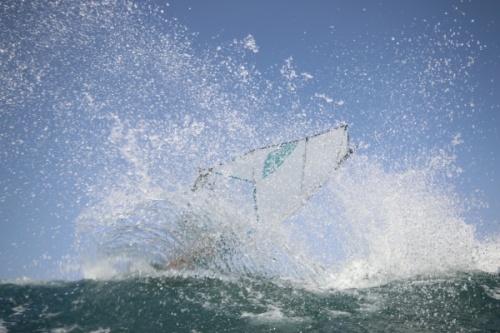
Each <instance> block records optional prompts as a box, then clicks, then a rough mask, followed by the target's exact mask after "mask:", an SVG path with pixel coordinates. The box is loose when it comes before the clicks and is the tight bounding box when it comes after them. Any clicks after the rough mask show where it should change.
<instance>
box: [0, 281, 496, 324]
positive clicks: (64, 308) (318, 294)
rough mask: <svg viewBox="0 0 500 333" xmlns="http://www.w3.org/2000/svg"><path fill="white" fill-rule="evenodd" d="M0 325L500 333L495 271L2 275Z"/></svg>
mask: <svg viewBox="0 0 500 333" xmlns="http://www.w3.org/2000/svg"><path fill="white" fill-rule="evenodd" d="M0 323H1V324H0V332H498V331H500V277H499V276H498V275H493V274H484V273H472V272H471V273H461V274H455V275H451V276H441V277H418V278H413V279H410V280H400V281H395V282H392V283H388V284H385V285H380V286H376V287H371V288H352V289H345V290H335V289H323V290H322V289H308V288H304V287H302V286H300V285H296V284H293V283H290V282H283V281H279V280H275V281H271V280H264V279H251V278H244V279H225V280H222V279H216V278H195V277H180V276H178V277H172V276H170V277H167V276H165V277H135V278H124V279H121V280H108V281H92V280H82V281H75V282H57V281H50V282H19V281H18V282H9V281H3V282H2V284H1V285H0Z"/></svg>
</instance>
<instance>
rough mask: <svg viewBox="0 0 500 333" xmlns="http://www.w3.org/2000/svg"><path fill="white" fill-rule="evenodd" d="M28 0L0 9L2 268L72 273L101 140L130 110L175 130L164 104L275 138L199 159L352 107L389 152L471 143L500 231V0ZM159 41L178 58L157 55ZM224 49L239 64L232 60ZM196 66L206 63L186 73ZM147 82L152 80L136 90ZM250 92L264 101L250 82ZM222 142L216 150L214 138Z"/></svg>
mask: <svg viewBox="0 0 500 333" xmlns="http://www.w3.org/2000/svg"><path fill="white" fill-rule="evenodd" d="M16 3H17V1H7V2H6V4H5V5H4V4H2V7H1V8H0V67H1V68H0V76H1V77H2V78H1V79H0V156H1V164H0V188H2V194H1V195H0V279H1V278H18V277H23V276H27V277H31V278H58V277H63V276H64V274H63V273H61V272H60V271H59V270H58V267H59V266H64V265H66V264H65V263H66V262H67V260H66V259H67V258H68V256H69V257H71V256H74V252H73V250H72V246H73V245H74V243H75V236H74V235H75V228H76V222H75V221H76V219H77V217H78V216H80V214H81V213H82V212H83V210H84V209H85V208H86V205H87V204H88V203H89V202H90V201H91V197H92V191H93V192H96V191H99V190H101V189H102V188H105V187H106V182H105V180H103V179H100V177H101V178H102V176H100V175H101V174H102V170H106V165H107V164H108V163H109V161H110V160H111V159H112V157H113V156H112V155H113V154H112V152H115V151H114V150H106V149H107V148H109V146H106V145H103V144H102V143H103V142H108V141H109V140H111V141H113V139H116V141H119V140H121V139H123V138H121V137H120V135H119V134H116V135H115V136H113V133H114V132H113V128H115V129H116V128H117V127H119V126H118V125H112V124H114V121H115V120H114V119H115V118H116V119H118V118H119V119H121V121H122V124H125V125H126V121H125V120H124V119H126V118H127V116H130V118H134V119H136V120H138V122H139V123H140V122H141V121H142V122H145V123H147V124H148V125H144V126H142V127H141V126H138V127H137V128H135V130H136V131H138V132H140V131H145V129H153V130H152V131H150V132H146V133H145V134H144V135H153V134H155V135H157V134H158V133H153V132H154V129H158V131H161V130H162V129H163V130H165V128H163V127H161V126H160V125H158V127H153V125H151V124H152V123H155V122H156V121H159V120H161V119H162V118H161V117H160V116H158V113H155V112H154V111H151V110H153V109H154V110H156V108H162V109H167V110H170V111H169V112H171V113H173V112H174V111H176V112H177V111H178V114H182V117H180V116H172V115H166V116H165V117H166V119H167V118H168V120H169V121H171V122H172V123H175V124H181V123H182V122H183V121H184V122H190V123H191V124H192V125H193V124H196V122H197V121H198V122H199V123H202V122H203V121H205V123H206V124H212V125H211V126H212V127H210V128H211V130H212V131H213V135H212V138H211V139H209V138H208V139H207V140H211V141H213V142H216V141H217V140H218V137H219V136H220V135H226V134H227V133H230V134H227V136H225V137H224V138H225V139H224V140H222V142H225V143H228V142H229V143H233V142H236V141H238V140H241V141H246V140H245V135H244V134H243V133H241V132H239V133H238V131H241V130H242V129H241V128H238V127H237V126H236V125H234V124H235V123H237V122H238V121H241V119H245V121H247V123H250V124H253V126H254V127H255V128H256V129H254V130H253V131H255V133H260V134H262V135H263V137H264V136H266V135H267V136H268V137H267V138H265V139H262V140H260V139H255V142H252V143H249V144H235V145H234V146H235V148H234V149H232V148H231V147H230V148H228V149H227V150H226V151H224V152H222V153H220V154H219V155H217V153H215V155H214V156H215V157H214V156H209V154H206V153H205V155H204V157H201V158H199V157H185V156H184V157H182V158H180V159H181V160H182V161H183V162H182V163H184V162H186V161H187V162H194V161H196V162H199V161H201V162H202V163H205V164H206V163H208V161H211V162H213V160H216V159H217V157H220V156H228V155H229V156H231V155H232V154H233V156H234V153H235V152H238V151H239V152H243V151H244V150H245V149H242V147H245V148H252V147H253V144H269V143H276V140H277V139H280V138H283V139H290V138H297V136H299V135H304V134H309V132H314V131H318V130H324V129H325V128H326V127H329V126H333V125H335V122H337V121H344V122H347V123H349V124H350V125H351V126H352V127H351V128H352V129H351V138H352V140H353V142H355V143H357V144H360V147H362V148H363V147H364V148H363V149H364V150H362V151H363V153H366V154H381V152H382V151H385V152H386V156H384V158H385V161H386V163H387V165H388V167H393V168H397V167H398V166H402V165H403V164H404V163H405V161H406V160H407V157H408V158H410V157H414V156H417V155H419V154H426V153H427V152H429V151H432V150H433V149H434V150H439V147H445V148H444V150H445V151H447V152H451V153H450V154H456V160H455V161H454V162H453V165H454V166H456V168H455V169H454V170H458V169H460V170H461V172H458V173H459V175H457V176H454V177H453V179H452V180H451V183H452V184H453V185H454V186H456V190H457V192H458V194H459V196H460V197H461V198H462V200H464V201H467V202H468V203H470V205H471V206H473V207H474V209H471V210H470V211H469V212H466V213H465V214H469V216H468V219H469V220H468V221H470V223H474V224H477V225H478V233H479V236H480V237H487V236H488V235H491V234H493V233H495V232H499V231H500V174H499V170H500V158H499V157H500V145H499V143H500V134H499V127H500V97H499V96H498V91H500V39H499V38H498V36H500V4H499V3H498V1H496V0H471V1H465V0H464V1H445V0H443V1H435V0H421V1H416V0H415V1H400V0H380V1H373V0H364V1H363V0H360V1H348V0H345V1H344V0H342V1H320V0H315V1H305V0H304V1H286V2H285V1H264V0H258V1H231V0H213V1H191V0H187V1H175V0H174V1H168V2H166V1H158V0H157V1H154V2H151V6H150V7H149V8H148V5H144V4H143V1H136V3H137V4H138V6H137V7H138V8H137V9H134V6H133V4H134V1H130V2H125V1H109V2H106V4H105V5H103V3H104V2H100V1H90V2H88V3H87V4H86V5H83V4H80V2H79V1H68V2H67V3H68V5H60V6H57V5H49V4H47V3H46V1H38V2H34V3H38V5H19V4H16ZM75 8H76V9H75ZM134 11H140V13H141V14H140V15H139V14H130V13H131V12H134ZM38 13H43V15H38ZM35 14H36V15H35ZM72 15H77V17H79V18H80V19H79V20H74V19H72V18H73V17H74V16H72ZM184 27H185V28H184ZM113 29H115V30H113ZM111 30H113V31H112V32H110V31H111ZM110 36H111V37H112V38H110ZM163 37H165V38H163ZM169 38H171V39H169ZM165 40H170V42H169V43H170V44H168V45H167V44H165V43H166V42H165ZM162 43H164V44H162ZM238 45H243V47H242V48H241V49H242V50H243V51H241V50H240V49H239V48H238ZM218 48H220V49H221V50H222V51H220V52H219V51H218ZM130 49H134V52H132V53H130V52H129V50H130ZM224 52H226V53H224ZM241 52H246V53H241ZM153 56H158V57H157V58H156V59H158V58H161V59H163V61H164V63H168V65H165V66H164V67H158V65H157V63H155V62H154V61H153V60H151V58H152V57H153ZM188 58H189V59H192V58H196V60H186V59H188ZM222 58H224V59H226V60H227V61H226V64H228V66H227V68H223V69H218V68H219V67H217V66H220V64H222V63H223V62H222V61H221V62H220V63H219V60H220V59H222ZM228 59H229V60H228ZM155 61H156V60H155ZM121 63H123V64H124V65H123V67H119V66H121V65H120V64H121ZM175 64H178V65H179V66H175ZM217 64H219V65H217ZM113 66H114V67H113ZM126 66H128V67H126ZM134 66H138V67H134ZM230 66H234V68H233V69H230V68H229V67H230ZM116 68H118V69H120V70H111V69H116ZM186 68H189V71H190V72H189V73H191V74H189V75H188V74H182V73H187V72H188V69H186ZM244 70H249V71H250V74H249V75H248V77H249V78H246V77H242V78H240V79H239V81H238V80H236V79H228V78H226V77H225V74H227V73H233V72H239V73H240V74H241V75H243V76H245V75H246V74H244ZM151 73H160V74H161V75H162V76H161V79H160V78H158V77H156V76H152V75H151ZM193 73H194V74H193ZM256 73H258V74H256ZM160 74H158V75H160ZM155 75H156V74H155ZM183 75H184V76H183ZM227 75H229V74H227ZM294 75H297V76H298V78H295V77H294ZM168 78H170V79H168ZM154 80H156V83H155V82H154ZM169 80H170V81H169ZM197 80H199V82H198V81H197ZM280 80H283V81H280ZM191 81H193V82H195V83H191ZM207 81H208V84H207ZM157 82H160V83H163V84H164V87H167V88H165V91H164V90H162V89H163V88H161V87H160V88H158V86H157V85H156V86H155V84H157ZM196 82H198V83H196ZM249 82H250V83H249ZM210 83H212V84H210ZM215 83H217V84H215ZM205 84H207V86H206V88H203V87H204V85H205ZM146 85H150V86H148V87H150V88H148V90H147V91H148V93H145V91H142V90H140V89H137V87H144V86H146ZM214 86H217V87H219V88H220V90H222V91H223V92H221V93H219V94H218V95H217V98H218V99H217V100H215V96H216V95H215V94H213V93H210V92H209V91H208V89H209V88H213V87H214ZM254 86H255V87H256V88H255V89H254ZM280 87H284V88H283V89H282V88H280ZM204 89H205V90H204ZM252 89H254V90H252ZM280 89H281V90H280ZM138 90H140V91H138ZM167 90H168V91H167ZM250 92H251V93H255V94H256V97H255V100H256V101H255V102H251V99H250V98H248V96H246V94H247V93H250ZM259 93H262V94H264V95H265V93H272V94H274V95H277V94H279V93H282V94H283V95H284V96H285V97H283V98H282V97H280V98H277V97H265V98H264V96H259ZM203 94H207V95H210V96H209V97H210V98H211V99H210V98H209V97H207V100H210V102H209V103H215V104H217V103H218V104H217V105H218V106H220V107H222V106H224V107H225V106H227V108H228V110H227V112H226V113H225V114H224V117H225V118H224V119H222V118H221V119H220V120H218V119H219V118H217V117H214V118H213V119H208V120H206V119H205V118H203V117H202V116H200V114H198V113H196V112H193V111H192V105H191V104H190V103H194V102H193V100H194V99H196V98H199V96H200V95H203ZM243 95H245V96H243ZM193 96H194V97H193ZM221 96H224V97H221ZM273 98H275V99H273ZM223 99H225V100H223ZM273 101H274V102H273ZM297 104H299V105H300V106H299V107H297V108H296V109H294V110H293V111H290V113H286V114H282V113H280V112H284V111H281V110H282V109H286V108H288V109H293V108H294V107H295V106H294V105H297ZM228 105H229V106H228ZM252 106H254V107H255V110H257V111H255V112H256V113H252V111H249V109H251V107H252ZM271 107H274V110H268V111H267V112H269V113H266V114H264V113H259V112H261V110H263V109H266V108H267V109H270V108H271ZM231 108H233V109H234V110H233V111H234V112H231V110H230V109H231ZM174 109H175V110H174ZM240 109H244V110H245V112H240V111H239V110H240ZM302 109H304V110H305V111H301V110H302ZM138 110H139V111H140V112H142V111H143V113H142V115H143V116H142V118H141V116H138V113H140V112H139V111H138ZM262 112H263V111H262ZM287 112H288V111H287ZM189 115H191V116H190V117H192V118H190V117H186V116H189ZM231 117H233V118H231ZM301 117H302V118H301ZM188 118H189V119H188ZM204 119H205V120H204ZM231 119H232V120H231ZM280 119H285V120H284V121H283V122H282V125H276V128H275V130H276V131H277V132H278V131H281V132H280V133H279V134H274V133H273V128H272V127H266V126H268V125H266V122H267V123H269V122H270V121H272V122H274V123H278V124H279V123H280ZM217 122H218V123H217ZM226 122H227V123H231V122H233V125H234V126H235V127H234V128H233V127H231V126H229V125H227V126H226ZM213 124H215V125H213ZM217 124H219V125H217ZM221 124H224V125H221ZM304 124H308V125H307V126H305V125H304ZM125 125H124V126H125ZM113 126H115V127H113ZM206 126H209V125H206ZM294 126H296V127H297V129H296V130H293V131H292V130H286V129H284V127H286V128H288V127H294ZM125 127H126V126H125ZM191 129H192V130H196V129H195V126H194V125H193V126H191ZM168 130H171V131H172V132H175V131H179V133H182V130H183V129H182V126H180V125H179V126H178V127H177V128H173V127H172V128H169V129H168ZM231 131H234V132H235V133H237V134H239V136H238V135H236V134H231V133H232V132H231ZM118 132H119V131H118ZM226 132H227V133H226ZM110 133H111V134H110ZM141 133H142V132H141ZM176 133H177V132H176ZM221 133H223V134H221ZM385 133H390V135H387V136H385ZM207 135H208V134H207ZM158 137H159V138H161V135H160V134H158ZM385 137H387V138H385ZM103 138H106V140H107V141H106V140H104V141H102V140H103ZM109 138H111V139H109ZM176 138H177V139H178V140H181V141H182V139H185V137H183V136H182V135H181V134H179V135H178V136H177V137H176ZM108 139H109V140H108ZM186 140H187V139H186ZM190 140H194V139H190ZM187 142H188V143H187V144H186V145H189V144H190V143H192V142H195V141H189V140H187ZM213 142H212V143H210V144H213V145H215V143H213ZM458 143H460V144H458ZM136 144H138V145H141V143H140V142H139V143H136ZM210 144H207V143H200V147H205V148H207V149H209V148H210V147H212V148H213V147H215V146H210ZM245 145H247V146H245ZM76 146H78V149H75V148H74V147H76ZM455 146H456V148H453V147H455ZM253 148H255V147H253ZM200 149H201V148H200ZM213 149H215V148H213ZM195 152H197V150H196V149H191V150H190V153H191V154H192V155H195ZM122 153H123V151H122ZM103 155H106V156H103ZM148 156H149V155H148ZM179 156H180V155H179ZM131 159H132V160H133V158H131ZM134 161H135V162H137V163H138V164H140V163H141V161H140V159H139V160H134ZM154 161H156V160H154ZM172 163H174V164H175V163H176V162H172ZM153 164H154V163H153ZM180 164H181V162H179V165H180ZM175 165H177V164H175ZM197 166H198V165H196V164H195V165H188V166H187V168H189V170H191V169H192V170H196V168H197ZM113 168H114V170H121V169H120V168H121V167H120V166H116V165H115V166H114V167H113ZM159 170H161V168H160V169H159ZM185 174H187V176H186V177H187V178H189V177H192V176H193V174H194V171H193V173H189V172H186V173H185ZM181 178H182V177H181ZM96 179H99V181H96ZM189 179H190V178H189ZM117 181H118V180H117V179H113V180H112V182H117ZM110 182H111V181H110ZM70 261H71V260H70ZM62 262H64V264H61V263H62Z"/></svg>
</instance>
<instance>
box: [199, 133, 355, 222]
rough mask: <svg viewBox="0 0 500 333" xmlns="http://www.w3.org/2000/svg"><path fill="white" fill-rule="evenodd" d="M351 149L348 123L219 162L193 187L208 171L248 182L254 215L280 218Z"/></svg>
mask: <svg viewBox="0 0 500 333" xmlns="http://www.w3.org/2000/svg"><path fill="white" fill-rule="evenodd" d="M351 153H352V149H350V148H349V135H348V126H347V125H343V126H340V127H337V128H334V129H331V130H329V131H326V132H323V133H320V134H316V135H314V136H308V137H306V138H304V139H301V140H295V141H290V142H285V143H281V144H278V145H274V146H269V147H264V148H260V149H255V150H252V151H250V152H248V153H246V154H244V155H242V156H240V157H237V158H235V159H234V160H232V161H229V162H226V163H222V164H219V165H217V166H215V167H213V168H210V169H208V170H206V171H204V172H202V173H200V176H199V177H198V179H197V181H196V182H195V185H194V189H197V188H199V187H200V184H202V183H203V181H204V179H206V178H207V177H208V176H210V175H211V174H216V175H220V176H222V177H227V178H232V179H236V180H241V181H245V182H250V183H252V184H253V187H254V189H253V193H252V196H253V200H254V206H255V215H256V218H257V219H258V220H259V221H263V222H270V223H272V222H279V221H283V220H285V219H286V218H287V217H289V216H290V215H292V214H293V213H294V212H295V211H296V210H297V209H299V208H300V207H301V206H302V205H303V204H304V203H305V202H306V201H307V200H309V199H310V198H311V197H312V196H313V195H314V194H315V193H316V192H317V191H318V190H319V189H320V188H321V187H322V186H323V184H324V183H325V182H326V181H327V180H328V179H329V178H330V176H331V174H332V172H333V171H334V170H336V169H337V168H338V167H339V165H340V164H341V163H342V162H343V161H344V160H345V159H347V158H348V156H349V155H350V154H351Z"/></svg>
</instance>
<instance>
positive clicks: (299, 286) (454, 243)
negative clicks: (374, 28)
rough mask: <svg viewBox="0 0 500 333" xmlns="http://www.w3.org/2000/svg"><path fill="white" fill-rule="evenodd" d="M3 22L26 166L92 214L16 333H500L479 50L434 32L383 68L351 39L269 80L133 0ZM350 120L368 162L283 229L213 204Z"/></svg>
mask: <svg viewBox="0 0 500 333" xmlns="http://www.w3.org/2000/svg"><path fill="white" fill-rule="evenodd" d="M2 17H4V18H5V21H4V23H2V38H4V40H8V41H9V43H10V44H9V43H7V44H8V45H9V46H8V47H7V46H2V49H1V53H0V55H1V57H2V70H1V71H2V75H1V78H0V82H1V83H2V88H1V90H0V91H1V92H0V93H1V98H2V100H4V101H6V106H5V111H4V115H3V117H4V118H5V119H6V122H5V125H3V126H7V127H5V129H6V131H5V133H7V134H5V137H7V138H8V140H10V141H12V142H14V143H15V144H12V145H11V146H10V148H9V149H6V151H5V154H6V155H5V156H7V157H12V156H18V158H19V160H20V161H25V162H26V161H28V164H30V165H32V167H33V168H34V165H36V166H37V167H38V166H41V169H42V173H41V174H42V175H43V177H44V178H43V179H44V181H45V184H51V185H50V186H49V185H47V186H46V187H47V188H49V189H48V190H45V192H44V193H46V194H49V193H51V191H50V189H51V188H52V186H53V187H54V188H59V187H60V186H70V187H71V188H72V190H71V191H73V192H76V193H78V195H76V197H78V198H79V199H78V202H76V203H74V204H73V205H72V206H71V207H73V209H76V210H77V211H78V213H77V218H76V219H75V221H74V239H75V241H74V253H75V254H74V255H72V256H70V257H68V258H66V260H65V261H62V262H61V263H60V271H59V273H58V275H57V276H56V277H55V278H54V279H53V280H50V281H33V280H29V279H17V280H3V281H2V282H1V284H0V332H29V331H47V332H115V331H132V332H133V331H148V332H154V331H157V332H165V331H167V332H223V331H228V332H255V331H278V332H300V331H318V332H323V331H326V332H337V331H338V332H345V331H348V332H389V331H394V332H402V331H406V332H428V331H464V332H466V331H474V330H476V331H496V330H500V279H499V277H498V269H499V256H500V242H499V240H498V238H495V236H490V237H484V236H483V237H479V236H478V233H477V230H476V228H477V225H476V222H477V220H474V218H473V216H474V213H475V212H476V211H477V208H478V207H475V206H474V205H473V203H472V202H470V201H468V200H466V199H464V198H466V197H467V195H466V194H465V195H464V194H461V193H459V192H458V191H457V189H456V179H458V178H459V177H460V175H461V173H462V172H463V170H462V168H461V167H460V165H459V164H458V162H457V159H458V157H459V156H460V155H459V154H460V146H461V145H463V144H467V142H464V141H465V140H466V138H467V133H464V132H462V131H461V129H462V128H461V127H460V125H458V126H456V127H454V126H451V127H449V128H444V124H448V123H453V121H452V120H453V119H455V118H458V119H460V118H461V117H467V114H466V113H464V112H463V111H461V110H460V109H456V108H454V106H453V101H455V100H457V99H458V100H460V99H462V100H464V99H467V98H468V96H469V94H471V93H472V92H473V89H469V87H468V86H467V83H466V82H467V69H468V68H469V67H470V66H472V65H473V55H474V54H475V52H476V51H478V49H480V47H481V44H480V43H478V42H476V41H475V40H474V39H473V36H471V35H467V34H465V36H464V34H462V35H461V36H460V37H458V35H457V36H455V35H453V34H451V36H450V34H448V35H443V34H442V31H441V30H439V29H440V28H439V27H440V25H439V24H435V22H434V23H432V24H431V23H429V24H424V23H422V26H421V27H420V28H422V29H423V31H424V32H422V34H427V35H430V36H432V38H427V39H425V42H424V41H423V39H422V35H419V33H420V32H418V31H416V32H413V30H412V31H408V35H411V34H412V33H413V34H415V35H411V36H409V37H407V38H405V39H403V40H401V41H400V43H401V44H404V48H403V47H401V46H394V45H393V46H385V47H387V48H388V49H384V48H380V49H376V48H375V49H374V50H371V51H369V52H373V53H374V54H379V55H381V54H384V55H385V56H387V57H389V58H390V59H389V61H388V62H387V63H386V62H382V63H367V64H365V67H363V68H360V67H356V66H351V64H350V63H349V62H348V61H350V60H352V59H353V58H354V59H364V58H366V57H367V56H368V55H367V54H365V53H364V52H368V51H366V50H365V51H363V50H361V49H360V50H356V51H353V50H348V49H347V48H346V47H345V46H342V45H337V44H335V43H334V42H332V43H331V44H329V46H328V47H327V48H328V52H325V55H324V56H323V58H322V59H323V60H324V61H326V64H327V66H326V67H325V68H322V69H321V70H317V71H316V72H314V73H311V72H308V71H305V70H301V69H300V68H299V67H297V66H296V65H295V63H294V59H293V57H290V58H286V59H283V62H282V64H280V65H279V66H278V68H277V69H276V68H274V71H273V70H272V69H271V70H269V71H266V69H263V68H259V67H258V66H257V65H256V64H255V63H254V62H253V60H252V57H253V56H254V55H255V53H257V52H258V51H259V49H258V41H256V40H255V39H254V37H253V36H252V35H247V36H241V38H240V39H236V40H232V41H230V42H228V41H224V40H216V39H215V40H214V42H213V44H212V45H207V46H201V45H197V44H196V36H195V34H193V33H192V32H190V31H189V29H188V28H186V27H184V26H182V25H180V24H178V23H177V22H176V21H175V20H174V21H170V20H169V19H168V18H167V17H166V16H165V15H164V13H163V12H162V10H161V9H160V8H159V7H158V8H157V7H155V6H153V5H144V4H141V3H136V2H133V1H130V2H129V1H118V0H116V1H115V0H111V1H90V2H86V3H80V2H78V1H66V2H54V1H40V2H33V3H30V4H26V3H21V2H20V3H17V2H10V3H7V4H6V5H4V6H3V8H2ZM408 29H410V28H408ZM442 29H444V28H442ZM452 29H453V25H452ZM417 30H418V29H417ZM462 39H463V40H462ZM467 42H469V44H468V46H467V49H466V50H465V51H464V48H465V47H464V45H467V44H466V43H467ZM464 43H465V44H464ZM471 45H473V46H471ZM417 46H418V47H417ZM467 50H469V51H467ZM459 51H460V52H459ZM463 52H465V53H463ZM443 57H445V58H443ZM409 60H412V61H414V62H416V63H418V64H419V65H418V66H414V65H411V66H410V65H408V61H409ZM419 66H422V68H419ZM373 82H378V84H377V85H374V84H373ZM382 83H383V84H382ZM437 86H438V87H439V89H438V88H437ZM457 86H458V87H459V88H457ZM443 89H444V90H445V91H446V94H443ZM360 101H361V102H360ZM344 122H345V123H349V124H351V125H352V126H351V128H352V130H351V141H352V144H353V145H357V146H358V148H357V150H356V153H355V154H354V155H353V156H352V157H351V158H350V159H349V160H348V161H346V163H345V164H344V165H342V167H341V168H340V169H339V170H337V171H336V172H335V173H334V174H333V176H332V179H331V180H330V181H329V182H328V183H327V184H325V186H324V187H323V189H322V190H321V191H320V192H319V193H318V195H317V196H315V197H314V198H312V199H311V200H310V201H309V202H307V203H305V205H304V206H303V207H302V208H301V209H300V210H299V211H298V212H297V213H296V214H295V215H294V216H292V217H290V218H289V219H288V220H286V221H284V222H283V223H282V224H279V225H274V224H271V225H269V224H264V223H262V221H255V219H254V215H253V211H252V209H253V206H252V205H253V202H252V201H251V200H249V198H248V197H247V196H246V195H245V191H244V189H242V188H241V187H238V186H234V184H231V183H230V182H229V183H227V184H223V185H222V186H220V187H218V188H217V189H214V190H213V191H197V192H193V191H192V184H193V182H194V180H195V179H196V177H197V168H198V166H200V167H205V168H206V167H210V166H211V165H214V164H216V163H218V162H220V161H225V160H229V159H231V158H234V157H236V156H238V155H241V154H243V153H245V152H246V151H249V150H251V149H255V148H258V147H262V146H266V145H270V144H277V143H280V142H284V141H287V140H293V139H299V138H302V137H304V136H306V135H310V134H314V133H318V132H321V131H322V130H325V129H328V128H331V127H335V126H337V125H339V124H341V123H344ZM9 126H10V127H9ZM16 126H21V127H22V126H24V127H25V128H26V130H25V131H24V132H23V131H13V130H11V131H8V129H9V128H11V129H12V128H17V127H16ZM443 128H444V129H443ZM42 153H43V158H42V157H41V156H42ZM47 154H48V155H47ZM46 156H50V158H46ZM40 161H42V162H41V163H40ZM26 172H30V171H29V170H28V171H26ZM67 182H70V183H71V185H68V184H67ZM73 192H72V193H73ZM55 193H57V192H55ZM59 193H60V192H59ZM269 200H278V199H277V198H269Z"/></svg>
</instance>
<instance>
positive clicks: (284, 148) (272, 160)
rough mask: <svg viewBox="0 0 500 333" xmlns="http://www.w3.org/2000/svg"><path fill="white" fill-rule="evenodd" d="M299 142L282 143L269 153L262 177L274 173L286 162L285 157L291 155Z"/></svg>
mask: <svg viewBox="0 0 500 333" xmlns="http://www.w3.org/2000/svg"><path fill="white" fill-rule="evenodd" d="M297 144H298V142H290V143H284V144H282V145H281V146H280V147H279V148H278V149H276V150H274V151H272V152H270V153H269V155H267V157H266V160H265V161H264V169H263V170H262V178H266V177H267V176H269V175H271V174H273V173H274V172H275V171H276V170H278V168H279V167H280V166H281V165H282V164H283V162H285V159H286V158H287V157H288V156H290V154H291V153H292V152H293V150H294V149H295V147H297Z"/></svg>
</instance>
